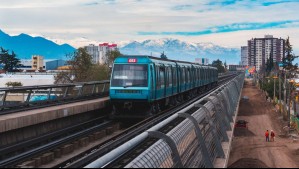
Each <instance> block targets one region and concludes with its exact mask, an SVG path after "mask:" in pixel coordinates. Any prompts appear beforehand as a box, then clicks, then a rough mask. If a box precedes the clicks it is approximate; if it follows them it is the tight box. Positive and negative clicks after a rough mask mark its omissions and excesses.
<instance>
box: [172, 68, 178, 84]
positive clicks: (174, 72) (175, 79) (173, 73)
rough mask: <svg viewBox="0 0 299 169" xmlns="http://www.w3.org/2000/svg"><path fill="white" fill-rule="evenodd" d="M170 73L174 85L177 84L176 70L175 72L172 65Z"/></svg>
mask: <svg viewBox="0 0 299 169" xmlns="http://www.w3.org/2000/svg"><path fill="white" fill-rule="evenodd" d="M172 75H173V78H172V80H173V85H174V86H177V72H176V67H173V68H172Z"/></svg>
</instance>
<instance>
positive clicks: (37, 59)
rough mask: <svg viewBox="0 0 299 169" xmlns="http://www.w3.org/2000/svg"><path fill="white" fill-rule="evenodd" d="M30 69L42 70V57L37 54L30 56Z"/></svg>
mask: <svg viewBox="0 0 299 169" xmlns="http://www.w3.org/2000/svg"><path fill="white" fill-rule="evenodd" d="M32 69H33V70H43V69H44V57H43V56H39V55H33V56H32Z"/></svg>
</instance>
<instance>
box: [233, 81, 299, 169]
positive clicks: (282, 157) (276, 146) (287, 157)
mask: <svg viewBox="0 0 299 169" xmlns="http://www.w3.org/2000/svg"><path fill="white" fill-rule="evenodd" d="M242 96H248V97H249V101H245V100H242V101H241V103H240V109H239V116H238V119H242V120H246V121H248V122H249V124H248V125H249V128H248V130H247V129H243V128H237V129H236V130H235V132H234V135H235V137H234V139H233V143H232V151H231V154H230V161H229V164H228V166H229V167H230V168H244V167H246V168H247V167H248V168H268V167H271V168H299V143H296V142H294V141H293V139H291V138H286V137H284V135H283V133H284V132H283V130H282V128H283V127H284V126H286V124H287V123H286V122H283V121H282V117H281V116H280V115H279V113H278V112H277V111H276V110H275V108H274V106H273V105H272V104H271V103H269V102H267V101H266V99H265V95H264V94H263V93H262V92H261V91H260V90H259V89H258V88H257V87H255V86H254V85H253V84H252V81H250V80H246V82H245V85H244V89H243V93H242ZM266 130H270V131H271V130H273V131H274V132H275V133H276V138H275V142H266V139H265V136H264V133H265V131H266Z"/></svg>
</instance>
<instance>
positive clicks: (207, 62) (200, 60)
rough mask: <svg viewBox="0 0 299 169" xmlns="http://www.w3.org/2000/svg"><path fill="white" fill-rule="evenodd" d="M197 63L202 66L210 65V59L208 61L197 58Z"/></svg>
mask: <svg viewBox="0 0 299 169" xmlns="http://www.w3.org/2000/svg"><path fill="white" fill-rule="evenodd" d="M195 63H198V64H201V65H209V59H207V58H195Z"/></svg>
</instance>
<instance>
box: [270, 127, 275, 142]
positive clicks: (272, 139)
mask: <svg viewBox="0 0 299 169" xmlns="http://www.w3.org/2000/svg"><path fill="white" fill-rule="evenodd" d="M270 136H271V141H272V142H274V138H275V133H274V131H273V130H271V134H270Z"/></svg>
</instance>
